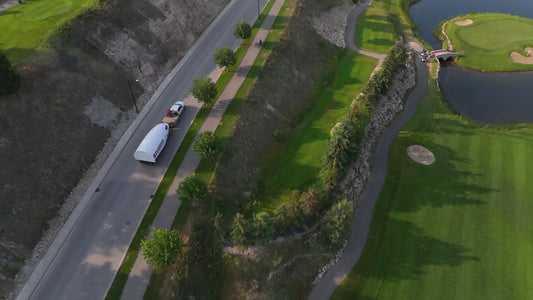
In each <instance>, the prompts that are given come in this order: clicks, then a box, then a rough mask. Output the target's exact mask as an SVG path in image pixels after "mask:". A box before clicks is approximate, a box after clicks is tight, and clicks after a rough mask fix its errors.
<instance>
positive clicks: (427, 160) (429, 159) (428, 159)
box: [407, 145, 435, 165]
mask: <svg viewBox="0 0 533 300" xmlns="http://www.w3.org/2000/svg"><path fill="white" fill-rule="evenodd" d="M407 155H409V157H410V158H411V159H412V160H414V161H416V162H417V163H420V164H423V165H431V164H432V163H434V162H435V156H434V155H433V153H432V152H431V151H429V150H428V149H427V148H425V147H422V146H420V145H411V146H409V147H407Z"/></svg>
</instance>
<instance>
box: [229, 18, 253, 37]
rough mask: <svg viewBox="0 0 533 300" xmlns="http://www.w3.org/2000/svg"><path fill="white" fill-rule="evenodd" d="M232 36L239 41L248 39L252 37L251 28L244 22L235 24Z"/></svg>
mask: <svg viewBox="0 0 533 300" xmlns="http://www.w3.org/2000/svg"><path fill="white" fill-rule="evenodd" d="M233 36H235V37H236V38H238V39H241V40H245V39H247V38H250V37H251V36H252V26H250V24H248V23H246V21H242V22H239V23H237V24H235V28H234V29H233Z"/></svg>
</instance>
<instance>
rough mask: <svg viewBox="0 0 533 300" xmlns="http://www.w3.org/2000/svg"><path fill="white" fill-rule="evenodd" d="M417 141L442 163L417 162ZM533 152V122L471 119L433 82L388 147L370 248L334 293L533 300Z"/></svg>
mask: <svg viewBox="0 0 533 300" xmlns="http://www.w3.org/2000/svg"><path fill="white" fill-rule="evenodd" d="M412 144H421V145H423V146H425V147H427V148H429V149H430V150H432V151H433V152H434V154H435V157H436V162H435V163H434V164H433V165H431V166H424V165H420V164H417V163H415V162H413V161H412V160H411V159H410V158H408V156H407V155H406V148H407V147H408V146H409V145H412ZM532 155H533V126H518V127H513V128H499V129H498V128H490V127H478V126H475V125H471V124H468V123H467V122H466V121H464V120H463V119H461V118H460V117H458V116H457V115H455V114H453V113H452V112H451V111H450V109H449V108H448V106H447V105H446V104H445V101H444V100H443V99H442V98H441V96H440V93H439V92H438V91H437V90H436V87H435V84H434V83H432V84H430V88H429V89H428V92H427V93H426V94H425V96H424V97H423V98H422V99H421V101H420V103H419V106H418V109H417V111H416V113H415V115H414V117H413V118H412V119H411V120H410V121H409V123H408V124H407V126H406V127H405V128H404V130H402V131H401V132H400V134H399V136H398V137H397V138H396V139H395V141H394V143H393V145H392V148H391V150H390V154H389V158H388V161H389V168H388V173H387V174H388V175H387V180H386V183H385V185H384V188H383V190H382V192H381V195H380V198H379V200H378V203H377V205H376V208H375V211H374V215H373V219H372V224H371V228H370V232H369V237H368V240H367V243H366V246H365V249H364V251H363V254H362V256H361V258H360V260H359V262H358V263H357V265H356V266H355V268H354V269H352V271H351V273H350V274H349V276H348V277H347V279H345V280H344V281H343V282H342V284H341V285H340V286H339V288H337V290H336V291H335V294H334V295H333V297H332V298H331V299H533V290H532V289H531V282H533V256H532V255H531V253H533V240H532V239H531V233H530V232H531V228H533V219H532V218H530V213H531V211H532V210H533V200H532V198H531V194H532V193H533V186H532V185H531V184H529V181H530V179H531V178H533V169H532V168H530V167H529V163H530V158H531V157H533V156H532ZM421 295H423V297H421Z"/></svg>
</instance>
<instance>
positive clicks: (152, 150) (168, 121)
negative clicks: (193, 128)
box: [133, 101, 185, 163]
mask: <svg viewBox="0 0 533 300" xmlns="http://www.w3.org/2000/svg"><path fill="white" fill-rule="evenodd" d="M184 110H185V103H184V102H183V101H177V102H176V103H174V104H172V106H171V107H170V109H169V110H168V111H167V114H166V115H165V116H164V117H163V121H162V122H161V123H159V124H157V125H156V126H155V127H154V128H152V130H150V132H148V134H146V136H145V137H144V139H143V140H142V142H141V144H140V145H139V147H137V150H135V153H133V157H134V158H135V159H136V160H138V161H145V162H150V163H155V162H156V160H157V157H158V156H159V154H160V153H161V151H162V150H163V148H164V147H165V144H166V143H167V139H168V135H169V134H170V128H172V127H175V126H176V125H177V124H178V120H179V118H180V116H181V114H182V113H183V111H184Z"/></svg>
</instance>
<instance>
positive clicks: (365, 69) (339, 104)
mask: <svg viewBox="0 0 533 300" xmlns="http://www.w3.org/2000/svg"><path fill="white" fill-rule="evenodd" d="M334 64H335V66H334V67H335V69H334V72H333V76H334V77H333V80H331V83H330V84H329V85H327V86H324V87H322V88H319V89H317V91H315V95H316V98H317V100H316V102H315V103H314V104H313V105H312V107H311V108H310V110H309V112H308V113H306V115H305V117H304V118H303V119H302V120H300V121H299V122H298V126H297V127H296V129H295V130H294V131H293V132H292V133H291V138H290V140H289V141H288V143H287V146H286V148H285V149H284V151H283V153H281V154H280V155H275V157H273V158H272V159H271V161H270V162H269V163H268V167H267V172H266V174H268V176H266V179H265V186H266V188H267V193H268V194H269V196H271V197H275V198H278V197H279V198H278V200H277V201H284V199H285V198H286V197H288V196H289V195H290V194H291V191H292V190H295V189H304V188H305V187H307V186H309V185H310V184H312V183H313V182H315V181H316V179H317V176H318V172H319V170H320V168H321V164H322V157H323V156H324V155H325V153H326V150H327V144H328V139H329V136H330V131H331V129H332V128H333V126H335V124H336V123H337V122H338V121H339V120H340V119H341V118H342V116H343V114H344V112H345V110H346V107H347V106H348V105H349V104H350V103H351V102H352V100H353V99H354V98H355V97H356V96H357V95H358V94H359V92H360V91H361V89H362V88H363V86H364V84H365V83H366V81H367V80H368V78H369V76H370V73H371V72H372V70H373V69H374V68H375V66H376V64H377V60H376V59H374V58H371V57H368V56H364V55H360V54H357V53H354V52H352V51H348V50H347V51H346V52H345V55H344V56H343V57H340V58H338V59H334Z"/></svg>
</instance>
